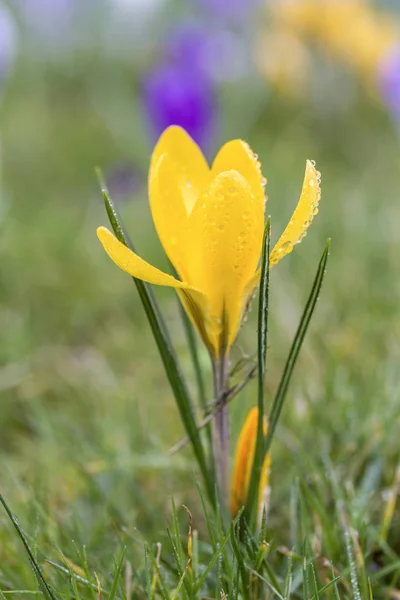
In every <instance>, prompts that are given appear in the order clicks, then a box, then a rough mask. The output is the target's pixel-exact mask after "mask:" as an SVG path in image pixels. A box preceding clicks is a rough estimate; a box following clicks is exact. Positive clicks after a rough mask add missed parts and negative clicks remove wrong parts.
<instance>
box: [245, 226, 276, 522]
mask: <svg viewBox="0 0 400 600" xmlns="http://www.w3.org/2000/svg"><path fill="white" fill-rule="evenodd" d="M270 240H271V219H270V218H269V217H268V219H267V224H266V226H265V231H264V240H263V247H262V258H261V277H260V293H259V300H258V351H257V354H258V395H257V398H258V423H257V439H256V449H255V453H254V461H253V468H252V471H251V479H250V486H249V493H248V496H247V511H248V515H247V516H248V519H249V523H250V525H251V528H252V530H255V528H256V526H257V513H258V498H259V496H260V493H259V487H260V478H261V469H262V467H263V462H264V456H265V455H264V382H265V372H266V360H267V337H268V303H269V255H270V249H271V242H270Z"/></svg>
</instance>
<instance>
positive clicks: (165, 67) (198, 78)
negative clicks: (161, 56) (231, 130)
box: [142, 63, 218, 151]
mask: <svg viewBox="0 0 400 600" xmlns="http://www.w3.org/2000/svg"><path fill="white" fill-rule="evenodd" d="M142 102H143V109H144V112H145V115H146V117H147V120H148V122H149V124H150V130H151V133H152V134H153V136H154V138H156V137H158V136H159V135H160V134H161V133H162V131H164V129H166V128H167V127H168V126H169V125H180V126H181V127H183V128H184V129H186V131H187V132H188V133H189V135H191V136H192V138H193V139H194V140H195V141H196V142H197V143H198V144H199V146H200V147H201V148H202V149H203V150H204V151H207V150H209V149H210V147H211V146H212V144H213V141H214V138H215V135H216V125H217V116H218V108H217V99H216V90H215V87H214V85H213V83H212V82H211V80H210V79H209V78H208V77H206V76H205V75H204V73H203V72H202V71H201V70H199V69H196V68H190V67H189V66H188V65H186V64H179V63H161V64H158V65H157V66H156V67H155V68H154V69H153V70H152V71H150V72H149V73H147V74H146V75H145V77H144V79H143V81H142Z"/></svg>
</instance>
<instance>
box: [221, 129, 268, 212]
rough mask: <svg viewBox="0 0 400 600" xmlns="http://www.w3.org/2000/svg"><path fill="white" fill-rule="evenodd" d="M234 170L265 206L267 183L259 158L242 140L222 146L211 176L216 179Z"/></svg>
mask: <svg viewBox="0 0 400 600" xmlns="http://www.w3.org/2000/svg"><path fill="white" fill-rule="evenodd" d="M232 169H234V170H235V171H237V172H238V173H240V174H241V175H242V177H244V178H245V179H246V181H247V183H248V184H249V185H250V187H251V189H252V191H253V193H254V194H255V196H256V198H257V199H258V200H259V202H261V203H262V205H263V206H264V202H265V195H264V185H265V184H266V182H267V181H266V179H264V178H263V176H262V173H261V165H260V163H259V161H258V157H257V156H256V155H255V154H254V152H253V151H252V150H251V148H250V146H249V145H248V144H247V143H246V142H244V141H242V140H232V141H231V142H227V143H226V144H224V146H222V148H221V150H220V151H219V152H218V154H217V156H216V157H215V160H214V162H213V165H212V169H211V175H212V176H213V177H215V176H216V175H218V174H219V173H223V172H224V171H229V170H232Z"/></svg>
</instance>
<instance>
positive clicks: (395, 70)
mask: <svg viewBox="0 0 400 600" xmlns="http://www.w3.org/2000/svg"><path fill="white" fill-rule="evenodd" d="M378 85H379V89H380V92H381V95H382V98H383V100H384V102H385V104H386V106H387V107H388V109H389V110H390V112H391V113H392V115H393V116H394V118H395V119H396V120H397V121H398V123H399V124H400V46H395V47H394V48H392V50H391V51H390V52H389V53H388V54H387V55H386V56H385V58H384V60H383V61H382V62H381V64H380V66H379V71H378Z"/></svg>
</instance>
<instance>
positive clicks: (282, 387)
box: [264, 240, 330, 456]
mask: <svg viewBox="0 0 400 600" xmlns="http://www.w3.org/2000/svg"><path fill="white" fill-rule="evenodd" d="M329 247H330V240H328V241H327V243H326V246H325V249H324V251H323V253H322V257H321V260H320V262H319V265H318V269H317V273H316V275H315V279H314V283H313V286H312V288H311V292H310V295H309V297H308V300H307V304H306V307H305V309H304V312H303V314H302V317H301V320H300V324H299V326H298V328H297V331H296V335H295V337H294V340H293V343H292V346H291V348H290V352H289V356H288V358H287V360H286V364H285V368H284V371H283V374H282V377H281V380H280V383H279V386H278V391H277V393H276V396H275V399H274V402H273V405H272V409H271V412H270V416H269V421H268V433H267V437H266V440H265V448H264V456H265V454H266V453H267V452H268V451H269V449H270V447H271V443H272V439H273V437H274V433H275V429H276V426H277V424H278V420H279V417H280V414H281V411H282V407H283V403H284V401H285V398H286V393H287V391H288V387H289V383H290V380H291V378H292V375H293V370H294V367H295V365H296V362H297V359H298V356H299V352H300V349H301V346H302V344H303V341H304V338H305V335H306V333H307V329H308V326H309V324H310V321H311V318H312V316H313V314H314V310H315V307H316V304H317V301H318V298H319V294H320V291H321V287H322V283H323V281H324V277H325V273H326V264H327V262H328V256H329Z"/></svg>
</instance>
